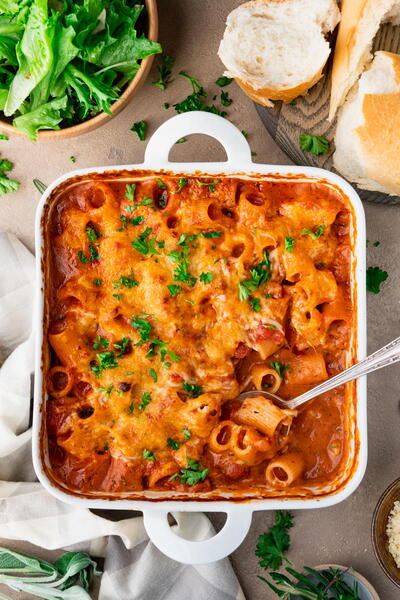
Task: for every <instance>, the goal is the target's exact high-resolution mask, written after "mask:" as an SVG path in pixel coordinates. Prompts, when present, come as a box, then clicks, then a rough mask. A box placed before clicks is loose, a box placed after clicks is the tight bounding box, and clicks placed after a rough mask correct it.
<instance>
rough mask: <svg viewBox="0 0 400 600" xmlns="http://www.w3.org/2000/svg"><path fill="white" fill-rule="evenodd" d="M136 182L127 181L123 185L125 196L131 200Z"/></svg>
mask: <svg viewBox="0 0 400 600" xmlns="http://www.w3.org/2000/svg"><path fill="white" fill-rule="evenodd" d="M135 190H136V183H127V184H126V187H125V198H126V199H127V200H129V202H133V200H134V198H135Z"/></svg>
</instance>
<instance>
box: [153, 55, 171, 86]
mask: <svg viewBox="0 0 400 600" xmlns="http://www.w3.org/2000/svg"><path fill="white" fill-rule="evenodd" d="M173 66H174V59H173V58H172V56H169V55H168V54H167V53H166V52H164V53H163V54H162V56H161V64H160V65H157V71H158V72H159V74H160V76H159V78H158V80H157V81H153V85H156V86H157V87H159V88H160V90H165V89H166V87H167V85H168V84H169V83H171V77H170V76H171V74H172V67H173Z"/></svg>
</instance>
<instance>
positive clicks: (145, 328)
mask: <svg viewBox="0 0 400 600" xmlns="http://www.w3.org/2000/svg"><path fill="white" fill-rule="evenodd" d="M147 317H148V315H144V314H143V315H138V316H135V315H132V317H131V319H132V320H131V325H132V327H134V328H135V329H137V331H138V333H139V336H140V340H141V342H140V343H143V342H147V341H148V340H149V339H150V332H151V323H150V322H149V321H148V320H147Z"/></svg>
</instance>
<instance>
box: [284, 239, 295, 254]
mask: <svg viewBox="0 0 400 600" xmlns="http://www.w3.org/2000/svg"><path fill="white" fill-rule="evenodd" d="M293 248H294V238H292V237H285V250H286V252H293Z"/></svg>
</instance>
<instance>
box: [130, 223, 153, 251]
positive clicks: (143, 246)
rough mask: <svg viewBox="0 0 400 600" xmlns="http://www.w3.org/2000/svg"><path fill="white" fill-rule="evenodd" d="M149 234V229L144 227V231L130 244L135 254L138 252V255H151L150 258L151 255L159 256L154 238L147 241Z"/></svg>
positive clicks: (150, 230)
mask: <svg viewBox="0 0 400 600" xmlns="http://www.w3.org/2000/svg"><path fill="white" fill-rule="evenodd" d="M151 232H152V229H151V227H146V229H145V230H144V231H142V233H141V234H140V235H138V236H137V238H135V239H134V240H133V242H131V245H132V247H133V248H134V249H135V250H136V251H137V252H140V254H144V255H147V254H151V255H152V256H153V254H160V253H159V251H158V250H157V249H156V247H155V243H156V238H155V237H154V238H149V239H147V238H148V237H149V235H150V233H151Z"/></svg>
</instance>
